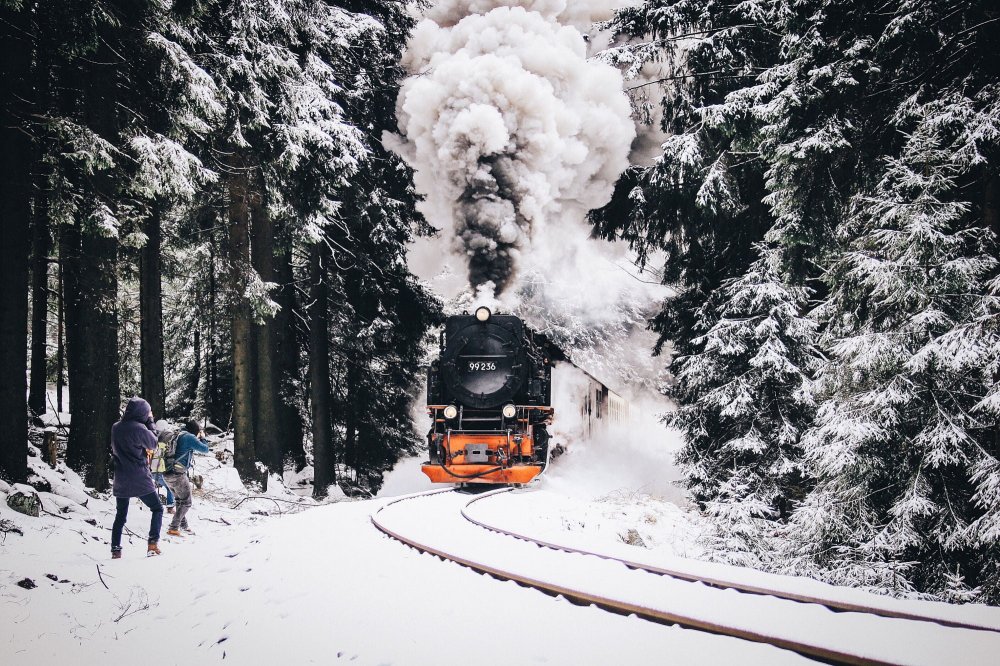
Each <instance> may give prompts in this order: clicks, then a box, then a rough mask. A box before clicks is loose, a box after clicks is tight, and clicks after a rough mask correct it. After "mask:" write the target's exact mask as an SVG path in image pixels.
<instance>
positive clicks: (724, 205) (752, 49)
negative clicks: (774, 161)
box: [592, 0, 778, 354]
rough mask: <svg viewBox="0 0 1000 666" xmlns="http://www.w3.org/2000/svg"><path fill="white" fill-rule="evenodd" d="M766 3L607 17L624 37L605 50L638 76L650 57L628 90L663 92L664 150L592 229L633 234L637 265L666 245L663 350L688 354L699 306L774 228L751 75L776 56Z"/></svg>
mask: <svg viewBox="0 0 1000 666" xmlns="http://www.w3.org/2000/svg"><path fill="white" fill-rule="evenodd" d="M775 4H776V3H775V2H773V1H771V0H754V1H752V2H741V3H737V4H731V3H721V2H708V3H704V2H689V1H687V0H648V1H647V2H644V3H642V4H641V5H639V6H638V7H635V8H628V9H624V10H622V11H620V12H619V13H618V15H617V17H616V18H615V19H614V20H613V21H612V22H611V23H610V26H609V27H610V28H612V29H613V30H614V31H615V32H616V33H617V34H618V35H620V36H622V37H627V38H629V41H628V42H626V43H625V44H624V45H622V46H619V47H616V48H612V49H610V50H609V51H607V52H606V53H604V54H602V56H601V57H603V58H604V59H605V60H606V61H608V62H610V63H612V64H617V65H619V66H621V67H623V68H625V70H626V75H627V78H635V77H638V76H640V74H641V72H642V68H643V66H644V65H645V64H646V63H654V64H656V65H658V67H659V69H658V71H659V72H661V74H660V75H658V76H661V78H660V79H658V80H653V81H648V80H647V81H641V79H640V81H641V82H639V83H637V84H636V86H635V88H634V89H633V90H632V91H631V92H632V93H633V94H636V95H639V97H638V99H637V100H636V102H637V104H638V105H639V106H640V109H639V111H640V112H641V111H642V106H644V105H645V106H648V105H649V104H650V102H649V101H648V97H649V96H650V95H651V94H652V92H651V91H653V90H661V91H662V99H661V100H660V102H659V104H660V106H661V107H662V123H661V125H662V127H661V129H662V130H663V132H664V133H665V134H666V137H665V138H664V139H663V145H662V148H663V154H662V155H661V156H659V157H657V158H656V160H655V161H654V163H653V164H652V165H651V166H648V167H643V166H637V167H633V168H631V169H630V170H629V171H627V172H626V174H625V175H624V176H623V177H622V179H621V180H620V181H619V183H618V185H617V187H616V189H615V195H614V198H613V199H612V201H611V203H610V204H609V205H608V206H607V207H605V208H604V209H602V210H600V211H596V212H594V213H593V214H592V219H593V221H594V222H595V226H596V229H597V231H598V233H600V234H601V235H602V236H604V237H606V238H620V239H623V240H626V241H628V242H629V243H630V244H631V245H632V247H633V248H634V249H635V250H637V251H638V253H639V259H640V262H644V261H645V260H646V257H647V256H649V254H650V253H652V252H655V251H656V250H662V251H663V252H664V254H665V258H664V264H663V281H664V283H665V284H668V285H669V286H671V287H672V288H673V289H674V291H675V292H676V295H675V296H673V297H672V298H670V299H668V300H667V302H666V303H665V307H664V309H663V310H662V312H660V313H659V314H658V315H657V316H656V317H655V318H654V319H653V321H652V326H653V329H654V330H655V331H656V332H657V333H659V335H660V342H659V344H658V346H657V351H659V350H660V349H661V348H662V346H663V345H664V344H666V343H667V342H668V341H669V342H670V344H671V345H672V346H673V347H674V348H675V349H676V350H677V351H678V353H680V354H688V353H689V352H693V351H694V350H693V348H690V347H689V346H688V345H689V341H690V340H691V339H692V338H693V337H695V336H696V335H697V332H696V331H697V327H698V322H697V319H698V312H699V311H700V309H701V308H702V307H703V306H705V304H706V303H708V302H709V301H710V300H711V299H712V297H713V296H712V294H713V292H714V291H715V290H716V289H717V288H718V287H719V286H720V285H721V284H722V283H723V282H724V281H725V280H727V279H730V278H733V277H736V276H739V275H740V274H741V273H742V272H743V271H744V270H745V269H746V268H747V267H748V266H749V264H750V263H751V262H752V261H753V252H752V250H751V248H752V246H753V244H754V243H756V242H758V241H760V240H761V239H762V238H763V235H764V233H765V232H766V231H767V230H768V229H769V228H770V226H771V222H772V220H771V216H770V212H769V211H768V209H767V207H766V206H764V205H763V204H762V199H763V197H764V194H765V192H764V178H763V168H762V167H763V165H762V164H761V162H760V161H759V155H758V152H759V146H758V143H759V131H760V126H761V123H760V122H759V121H758V120H757V118H756V117H755V116H754V115H753V114H752V112H751V110H752V104H753V101H754V100H755V99H756V96H757V95H758V94H759V92H760V91H759V90H758V89H757V87H756V86H755V81H754V80H755V77H756V76H757V75H758V73H759V72H760V70H761V69H762V68H766V67H768V66H770V65H771V64H772V63H773V62H774V61H775V60H776V58H777V56H778V53H777V38H776V37H775V36H774V34H773V32H772V30H771V28H770V26H771V25H772V23H773V21H774V11H775V10H774V5H775Z"/></svg>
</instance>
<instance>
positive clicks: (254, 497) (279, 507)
mask: <svg viewBox="0 0 1000 666" xmlns="http://www.w3.org/2000/svg"><path fill="white" fill-rule="evenodd" d="M251 499H263V500H271V501H272V502H274V503H275V504H277V506H278V510H279V511H280V510H281V505H280V504H278V502H287V503H288V504H294V505H295V506H302V502H294V501H292V500H284V499H278V498H277V497H268V496H267V495H247V496H246V497H244V498H243V499H241V500H240V501H239V502H237V503H236V504H235V505H234V506H232V507H230V508H231V509H236V508H239V506H240V504H243V502H246V501H247V500H251Z"/></svg>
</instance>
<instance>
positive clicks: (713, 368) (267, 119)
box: [0, 0, 1000, 603]
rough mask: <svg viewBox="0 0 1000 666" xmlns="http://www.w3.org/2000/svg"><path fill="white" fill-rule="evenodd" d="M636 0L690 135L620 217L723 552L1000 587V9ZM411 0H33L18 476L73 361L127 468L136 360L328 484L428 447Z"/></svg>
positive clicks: (156, 388)
mask: <svg viewBox="0 0 1000 666" xmlns="http://www.w3.org/2000/svg"><path fill="white" fill-rule="evenodd" d="M533 3H534V0H520V1H517V2H514V1H512V2H509V3H501V2H497V3H495V4H498V5H499V4H510V5H521V6H525V7H527V8H529V9H530V8H531V7H532V6H533ZM628 4H629V5H630V6H628V7H626V8H624V9H621V10H620V11H619V12H618V13H617V15H616V17H615V18H614V19H613V20H612V21H610V22H609V23H608V24H606V25H604V26H602V29H603V30H604V31H605V33H610V34H614V35H615V36H616V39H615V41H614V42H613V43H612V45H611V46H610V47H609V48H608V49H606V50H604V51H602V52H601V53H599V54H598V55H597V56H595V57H599V58H602V59H604V60H605V61H606V62H608V63H611V64H613V65H615V66H617V67H619V68H620V69H621V70H622V71H623V72H624V73H625V74H626V78H627V79H628V80H629V81H630V83H629V85H630V90H629V93H630V95H632V98H633V102H634V107H635V111H636V119H637V121H638V122H640V123H642V122H645V123H647V124H648V126H647V128H646V131H645V133H644V134H643V137H642V140H643V141H646V142H647V143H649V144H652V145H654V146H655V149H654V150H653V151H652V152H653V153H654V154H653V155H652V159H644V160H641V161H640V160H636V164H635V165H634V166H633V167H632V168H630V169H629V170H628V171H627V172H626V173H625V174H624V176H623V177H622V179H621V180H620V182H619V183H618V186H617V188H616V191H615V196H614V198H613V200H612V202H611V203H610V204H609V205H608V206H606V207H604V208H603V209H601V210H598V211H595V212H594V213H593V214H592V222H593V224H594V230H595V234H596V235H599V236H601V237H604V238H607V239H616V240H623V241H626V242H628V243H630V244H631V245H632V247H633V248H634V249H635V250H636V251H637V253H638V256H639V258H640V261H644V260H651V259H650V258H652V257H664V261H663V267H662V275H663V281H664V283H665V284H666V285H668V286H670V287H671V288H672V290H673V293H674V294H675V296H673V297H671V298H670V299H668V300H667V301H666V302H665V303H664V305H663V308H662V311H661V312H659V313H658V314H657V315H656V316H655V317H654V318H653V319H652V321H651V326H652V328H653V329H654V330H655V331H656V332H657V333H658V334H659V336H660V348H668V347H667V345H668V343H669V348H671V349H672V350H673V355H672V358H671V359H665V361H664V362H665V363H666V364H669V366H670V370H671V372H672V373H673V375H674V377H675V379H676V383H675V384H673V385H672V387H671V388H670V389H669V391H670V397H672V398H673V399H674V400H675V401H676V403H677V404H678V406H679V408H678V410H677V411H676V412H675V413H673V414H671V415H670V416H669V418H668V421H669V423H670V424H671V425H673V426H675V427H677V428H678V429H679V430H681V431H682V433H683V434H684V435H685V438H686V445H685V448H684V449H683V451H682V452H681V455H680V463H681V464H682V466H683V468H684V472H685V475H686V479H687V484H688V487H689V489H690V491H691V494H692V496H693V498H694V500H695V502H696V503H697V505H698V507H699V509H700V510H701V511H702V512H703V513H704V514H705V516H707V517H708V518H709V519H710V520H711V521H712V524H713V525H714V528H715V531H714V536H713V538H714V539H716V545H717V552H718V553H720V557H724V558H726V559H728V560H730V561H735V562H738V563H743V564H750V565H753V566H757V567H762V568H768V569H772V570H778V571H783V572H787V573H805V574H808V575H813V576H817V577H820V578H823V579H826V580H829V581H831V582H835V583H843V584H853V585H867V586H872V587H877V588H880V589H890V590H895V591H900V592H909V593H916V594H921V595H928V596H933V597H935V598H943V599H948V600H952V601H986V602H992V603H997V602H1000V251H998V244H997V240H998V239H997V236H998V234H1000V57H998V56H1000V9H998V8H997V6H996V3H995V2H993V1H992V0H887V1H886V2H883V3H880V4H877V5H872V4H871V3H867V2H861V1H860V0H794V1H793V0H746V1H745V2H740V3H728V2H721V1H718V0H646V1H644V2H635V3H628ZM410 9H411V7H410V3H406V2H388V1H381V2H367V3H360V2H324V1H320V0H269V1H267V2H249V1H240V0H201V1H199V0H183V1H182V0H178V1H176V2H172V3H171V2H166V1H165V0H164V1H162V2H160V1H156V0H148V1H143V0H132V1H128V2H126V1H112V0H100V1H98V2H91V3H58V4H57V3H48V2H44V1H42V0H36V1H31V0H22V1H14V0H0V37H2V42H0V51H2V52H0V68H2V69H0V90H3V91H5V92H4V97H3V100H2V108H0V114H2V118H0V133H2V145H3V146H4V151H3V153H2V154H0V221H2V225H3V234H4V236H3V243H2V246H0V288H2V296H0V299H2V301H0V309H2V312H3V320H2V324H0V377H3V378H4V381H3V382H0V420H2V421H0V436H2V438H3V439H2V446H0V474H3V475H4V476H5V477H7V478H10V479H15V480H23V479H24V478H25V476H26V474H27V469H26V467H25V459H26V455H27V442H28V441H29V419H25V414H26V413H28V414H29V416H33V415H38V414H40V413H42V412H44V411H47V410H48V411H52V410H54V409H56V408H59V409H60V411H63V410H65V409H66V407H67V406H60V405H51V404H47V399H46V392H45V384H46V381H48V382H49V383H58V384H59V385H60V386H62V385H63V383H64V382H66V381H68V383H69V386H70V387H71V388H72V390H71V391H70V392H69V400H70V403H71V404H70V405H68V407H69V411H71V412H72V415H73V425H72V428H71V429H70V436H69V442H68V448H67V461H68V463H69V464H70V465H71V466H72V467H73V468H74V469H77V470H79V471H81V472H82V473H83V474H84V476H85V479H86V482H87V483H88V485H90V486H92V487H94V488H96V489H104V488H106V487H107V486H108V474H109V469H108V452H107V433H108V429H109V428H110V425H111V423H112V422H114V421H115V420H116V419H117V418H118V414H119V407H120V404H121V398H122V396H127V395H130V394H132V393H140V394H142V395H144V396H145V397H147V398H148V399H149V400H150V402H151V403H152V404H153V408H154V411H155V412H156V413H157V414H158V415H159V414H166V415H172V416H177V417H181V416H187V415H189V414H193V415H195V416H197V417H199V418H204V419H209V420H211V421H213V422H215V423H217V424H219V425H220V426H221V427H223V428H229V427H232V428H233V429H234V430H235V436H236V441H235V447H234V448H235V464H236V467H237V469H238V470H239V471H240V474H241V476H242V478H244V479H245V480H247V479H248V480H257V482H258V483H266V478H267V476H266V473H267V472H280V471H281V470H282V469H284V468H286V467H291V466H301V465H303V464H305V462H306V459H307V456H308V457H309V458H310V460H311V461H312V463H313V465H314V469H315V486H314V487H315V493H316V494H317V495H323V494H324V493H325V492H326V489H327V488H328V487H329V485H330V484H331V483H334V482H341V483H348V484H349V485H351V486H352V487H355V488H361V489H366V490H371V489H375V488H377V487H378V485H379V483H380V482H381V474H382V472H383V471H384V470H385V469H387V468H389V467H391V465H392V463H393V462H394V461H395V460H396V459H397V458H398V457H399V456H400V455H402V454H403V453H405V452H407V451H410V450H414V449H415V447H416V446H417V445H418V442H417V441H416V436H415V435H414V433H413V428H412V426H411V421H410V404H411V401H412V397H413V393H414V391H415V390H416V385H417V376H416V373H417V370H418V366H419V360H420V355H421V350H422V342H423V340H424V337H425V335H426V334H427V332H428V331H429V330H430V329H431V328H432V327H433V326H434V325H435V324H436V323H437V322H438V321H439V320H440V316H441V315H440V305H439V304H438V303H437V302H436V301H435V299H434V298H433V297H432V296H431V295H430V294H428V293H426V292H425V291H424V290H423V289H421V287H420V286H419V285H418V283H417V282H416V281H415V280H414V278H413V277H412V276H411V275H410V274H409V272H408V270H407V266H406V260H405V252H406V245H407V242H408V241H409V240H410V239H411V238H412V237H413V235H414V234H423V233H428V231H429V230H428V225H427V224H426V223H425V222H424V221H423V220H421V218H420V216H419V215H418V214H417V212H416V208H415V205H416V197H415V194H414V191H413V186H412V173H411V172H410V170H409V168H408V167H407V166H406V164H405V163H404V162H402V161H401V160H400V159H399V158H398V157H397V156H395V155H393V154H392V153H389V152H388V151H386V150H385V149H384V148H383V146H382V143H381V138H382V133H383V131H387V130H388V131H394V130H395V119H394V118H393V107H394V102H395V99H396V94H397V92H398V89H399V81H400V77H401V72H400V71H399V68H398V63H399V58H400V54H401V51H402V49H403V46H404V44H405V41H406V37H407V34H408V32H409V30H410V29H411V27H412V23H413V20H414V19H413V14H412V13H411V12H410ZM651 138H652V139H651ZM657 261H659V259H657ZM29 315H30V316H29ZM29 347H30V348H29ZM658 350H659V349H658ZM25 369H28V370H29V372H28V375H27V381H26V382H21V381H20V378H22V377H25V374H24V372H25ZM58 395H59V396H61V395H62V393H61V391H60V392H59V394H58ZM26 397H27V404H26V403H25V401H26ZM29 410H30V411H29ZM31 437H37V433H36V432H34V431H33V432H32V433H31Z"/></svg>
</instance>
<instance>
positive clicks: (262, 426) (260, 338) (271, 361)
mask: <svg viewBox="0 0 1000 666" xmlns="http://www.w3.org/2000/svg"><path fill="white" fill-rule="evenodd" d="M257 173H258V177H257V178H256V179H255V180H256V187H255V189H256V192H255V193H254V195H253V197H252V198H251V204H250V221H251V224H252V228H253V239H252V243H251V247H252V249H251V257H252V259H253V266H254V269H256V271H257V274H258V275H259V276H260V279H261V280H263V281H264V282H270V283H273V282H274V279H275V278H274V220H273V219H272V218H271V215H270V214H269V212H268V210H267V202H266V201H265V185H264V182H263V181H264V179H263V177H262V176H261V174H260V171H259V170H257ZM254 333H255V338H256V340H255V342H256V346H257V353H256V362H257V368H256V370H257V375H256V376H257V395H256V397H257V406H256V409H255V410H254V414H255V416H256V417H257V421H256V424H255V426H256V430H255V433H254V434H255V443H256V446H257V457H258V459H259V460H260V461H261V462H263V463H264V465H266V466H267V468H268V470H269V471H270V472H272V473H274V474H281V472H282V459H281V453H282V444H281V441H282V439H283V438H284V433H283V432H282V427H281V426H282V420H281V417H282V412H281V373H280V364H279V362H278V357H277V351H278V345H277V340H276V337H277V336H276V331H275V318H274V317H268V318H267V319H266V320H265V321H264V322H263V323H257V324H255V326H254Z"/></svg>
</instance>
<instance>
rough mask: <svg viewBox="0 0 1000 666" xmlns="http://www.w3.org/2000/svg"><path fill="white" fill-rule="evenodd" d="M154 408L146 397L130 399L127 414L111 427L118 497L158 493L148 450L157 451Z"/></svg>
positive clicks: (115, 484) (115, 487)
mask: <svg viewBox="0 0 1000 666" xmlns="http://www.w3.org/2000/svg"><path fill="white" fill-rule="evenodd" d="M152 413H153V410H152V409H151V408H150V406H149V403H148V402H146V401H145V400H143V399H142V398H130V399H129V401H128V405H126V406H125V413H124V414H122V418H121V420H120V421H118V423H116V424H114V425H113V426H111V455H112V456H113V457H114V459H115V482H114V485H113V486H112V494H114V496H115V497H142V496H143V495H148V494H149V493H152V492H155V490H156V488H155V486H154V485H153V477H152V475H151V474H150V473H149V461H148V460H149V459H148V458H146V451H147V450H150V451H153V450H156V435H155V434H153V431H152V430H151V428H152V427H153V420H152V418H151V417H152Z"/></svg>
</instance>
